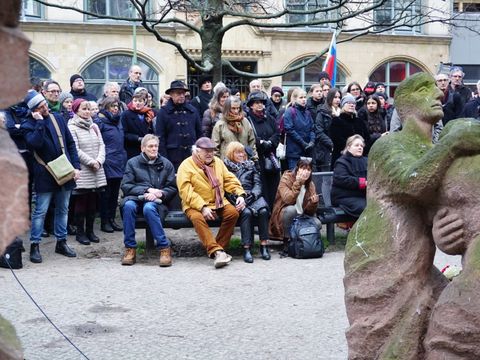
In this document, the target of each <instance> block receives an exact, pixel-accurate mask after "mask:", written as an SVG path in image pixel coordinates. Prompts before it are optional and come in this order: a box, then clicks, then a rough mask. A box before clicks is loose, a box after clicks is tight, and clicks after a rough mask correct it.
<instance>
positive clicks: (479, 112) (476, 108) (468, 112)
mask: <svg viewBox="0 0 480 360" xmlns="http://www.w3.org/2000/svg"><path fill="white" fill-rule="evenodd" d="M460 117H469V118H475V119H479V120H480V98H478V97H477V98H474V99H472V100H470V101H469V102H468V103H467V104H466V105H465V107H464V108H463V113H462V114H461V115H460Z"/></svg>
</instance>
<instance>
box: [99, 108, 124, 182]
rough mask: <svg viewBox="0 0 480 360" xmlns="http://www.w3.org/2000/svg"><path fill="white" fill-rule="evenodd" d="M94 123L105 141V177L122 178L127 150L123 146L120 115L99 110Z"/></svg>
mask: <svg viewBox="0 0 480 360" xmlns="http://www.w3.org/2000/svg"><path fill="white" fill-rule="evenodd" d="M95 123H96V124H97V125H98V127H99V129H100V132H101V133H102V138H103V142H104V143H105V163H104V164H103V168H104V169H105V177H106V178H107V179H118V178H122V177H123V173H124V172H125V165H126V164H127V151H126V150H125V147H124V133H123V126H122V123H121V122H120V116H119V115H116V116H114V115H112V113H110V112H108V111H106V110H101V111H100V112H99V113H98V119H97V121H95Z"/></svg>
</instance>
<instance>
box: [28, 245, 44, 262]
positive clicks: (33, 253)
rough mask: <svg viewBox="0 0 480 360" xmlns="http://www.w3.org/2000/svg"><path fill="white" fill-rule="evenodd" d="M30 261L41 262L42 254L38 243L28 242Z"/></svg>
mask: <svg viewBox="0 0 480 360" xmlns="http://www.w3.org/2000/svg"><path fill="white" fill-rule="evenodd" d="M30 261H31V262H32V263H35V264H40V263H41V262H42V255H40V244H37V243H32V244H30Z"/></svg>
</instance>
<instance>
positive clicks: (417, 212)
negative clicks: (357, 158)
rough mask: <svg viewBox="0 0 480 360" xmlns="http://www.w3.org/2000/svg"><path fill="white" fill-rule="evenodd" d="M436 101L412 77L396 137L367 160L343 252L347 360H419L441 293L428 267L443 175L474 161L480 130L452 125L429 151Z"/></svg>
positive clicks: (400, 102) (429, 88)
mask: <svg viewBox="0 0 480 360" xmlns="http://www.w3.org/2000/svg"><path fill="white" fill-rule="evenodd" d="M441 96H442V93H441V92H440V90H438V88H437V87H436V86H435V81H434V79H433V77H432V76H430V75H428V74H426V73H418V74H415V75H413V76H411V77H410V78H408V79H406V80H405V81H403V82H402V83H401V84H400V85H399V87H398V88H397V90H396V93H395V104H396V109H397V111H398V112H399V115H400V117H401V118H402V119H403V120H404V125H403V130H402V131H401V132H397V133H394V134H391V135H389V136H384V137H382V138H381V139H379V140H378V141H377V142H376V143H375V145H374V146H373V147H372V149H371V151H370V154H369V167H368V178H369V184H368V185H369V186H368V190H367V208H366V209H365V211H364V212H363V213H362V215H361V216H360V218H359V219H358V221H357V222H356V224H355V226H354V227H353V229H352V230H351V232H350V235H349V237H348V241H347V246H346V249H345V278H344V285H345V303H346V309H347V316H348V320H349V323H350V327H349V328H348V330H347V334H346V335H347V342H348V347H349V359H399V360H408V359H412V360H418V359H423V358H425V349H424V347H423V340H424V338H425V334H426V329H427V326H428V321H429V318H430V315H431V309H432V308H433V307H434V305H435V302H436V301H437V299H438V297H439V295H440V293H441V291H442V290H443V289H444V288H445V286H446V285H447V280H446V278H445V277H444V276H443V275H442V274H441V273H440V272H439V271H438V269H437V268H436V267H435V266H433V258H434V255H435V244H434V242H433V239H432V211H429V210H430V208H431V207H432V204H434V203H435V200H436V198H437V192H438V189H439V187H440V186H441V184H442V179H443V175H444V174H445V171H446V170H447V169H448V168H449V167H450V166H451V164H452V162H453V161H454V160H455V159H456V158H459V157H462V156H465V155H470V154H475V153H480V140H479V139H480V123H472V122H470V121H460V120H458V121H455V122H453V123H452V126H451V127H450V129H449V131H448V133H446V134H445V135H444V136H443V137H442V138H441V140H440V141H439V143H438V144H437V145H435V146H433V145H432V140H431V134H432V126H433V125H434V124H435V123H436V122H437V121H438V120H439V119H441V118H442V116H443V111H442V105H441V102H440V99H441Z"/></svg>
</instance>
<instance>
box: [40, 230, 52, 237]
mask: <svg viewBox="0 0 480 360" xmlns="http://www.w3.org/2000/svg"><path fill="white" fill-rule="evenodd" d="M41 236H42V237H43V238H47V237H49V236H50V233H49V232H48V231H47V230H45V229H43V231H42V235H41Z"/></svg>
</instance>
